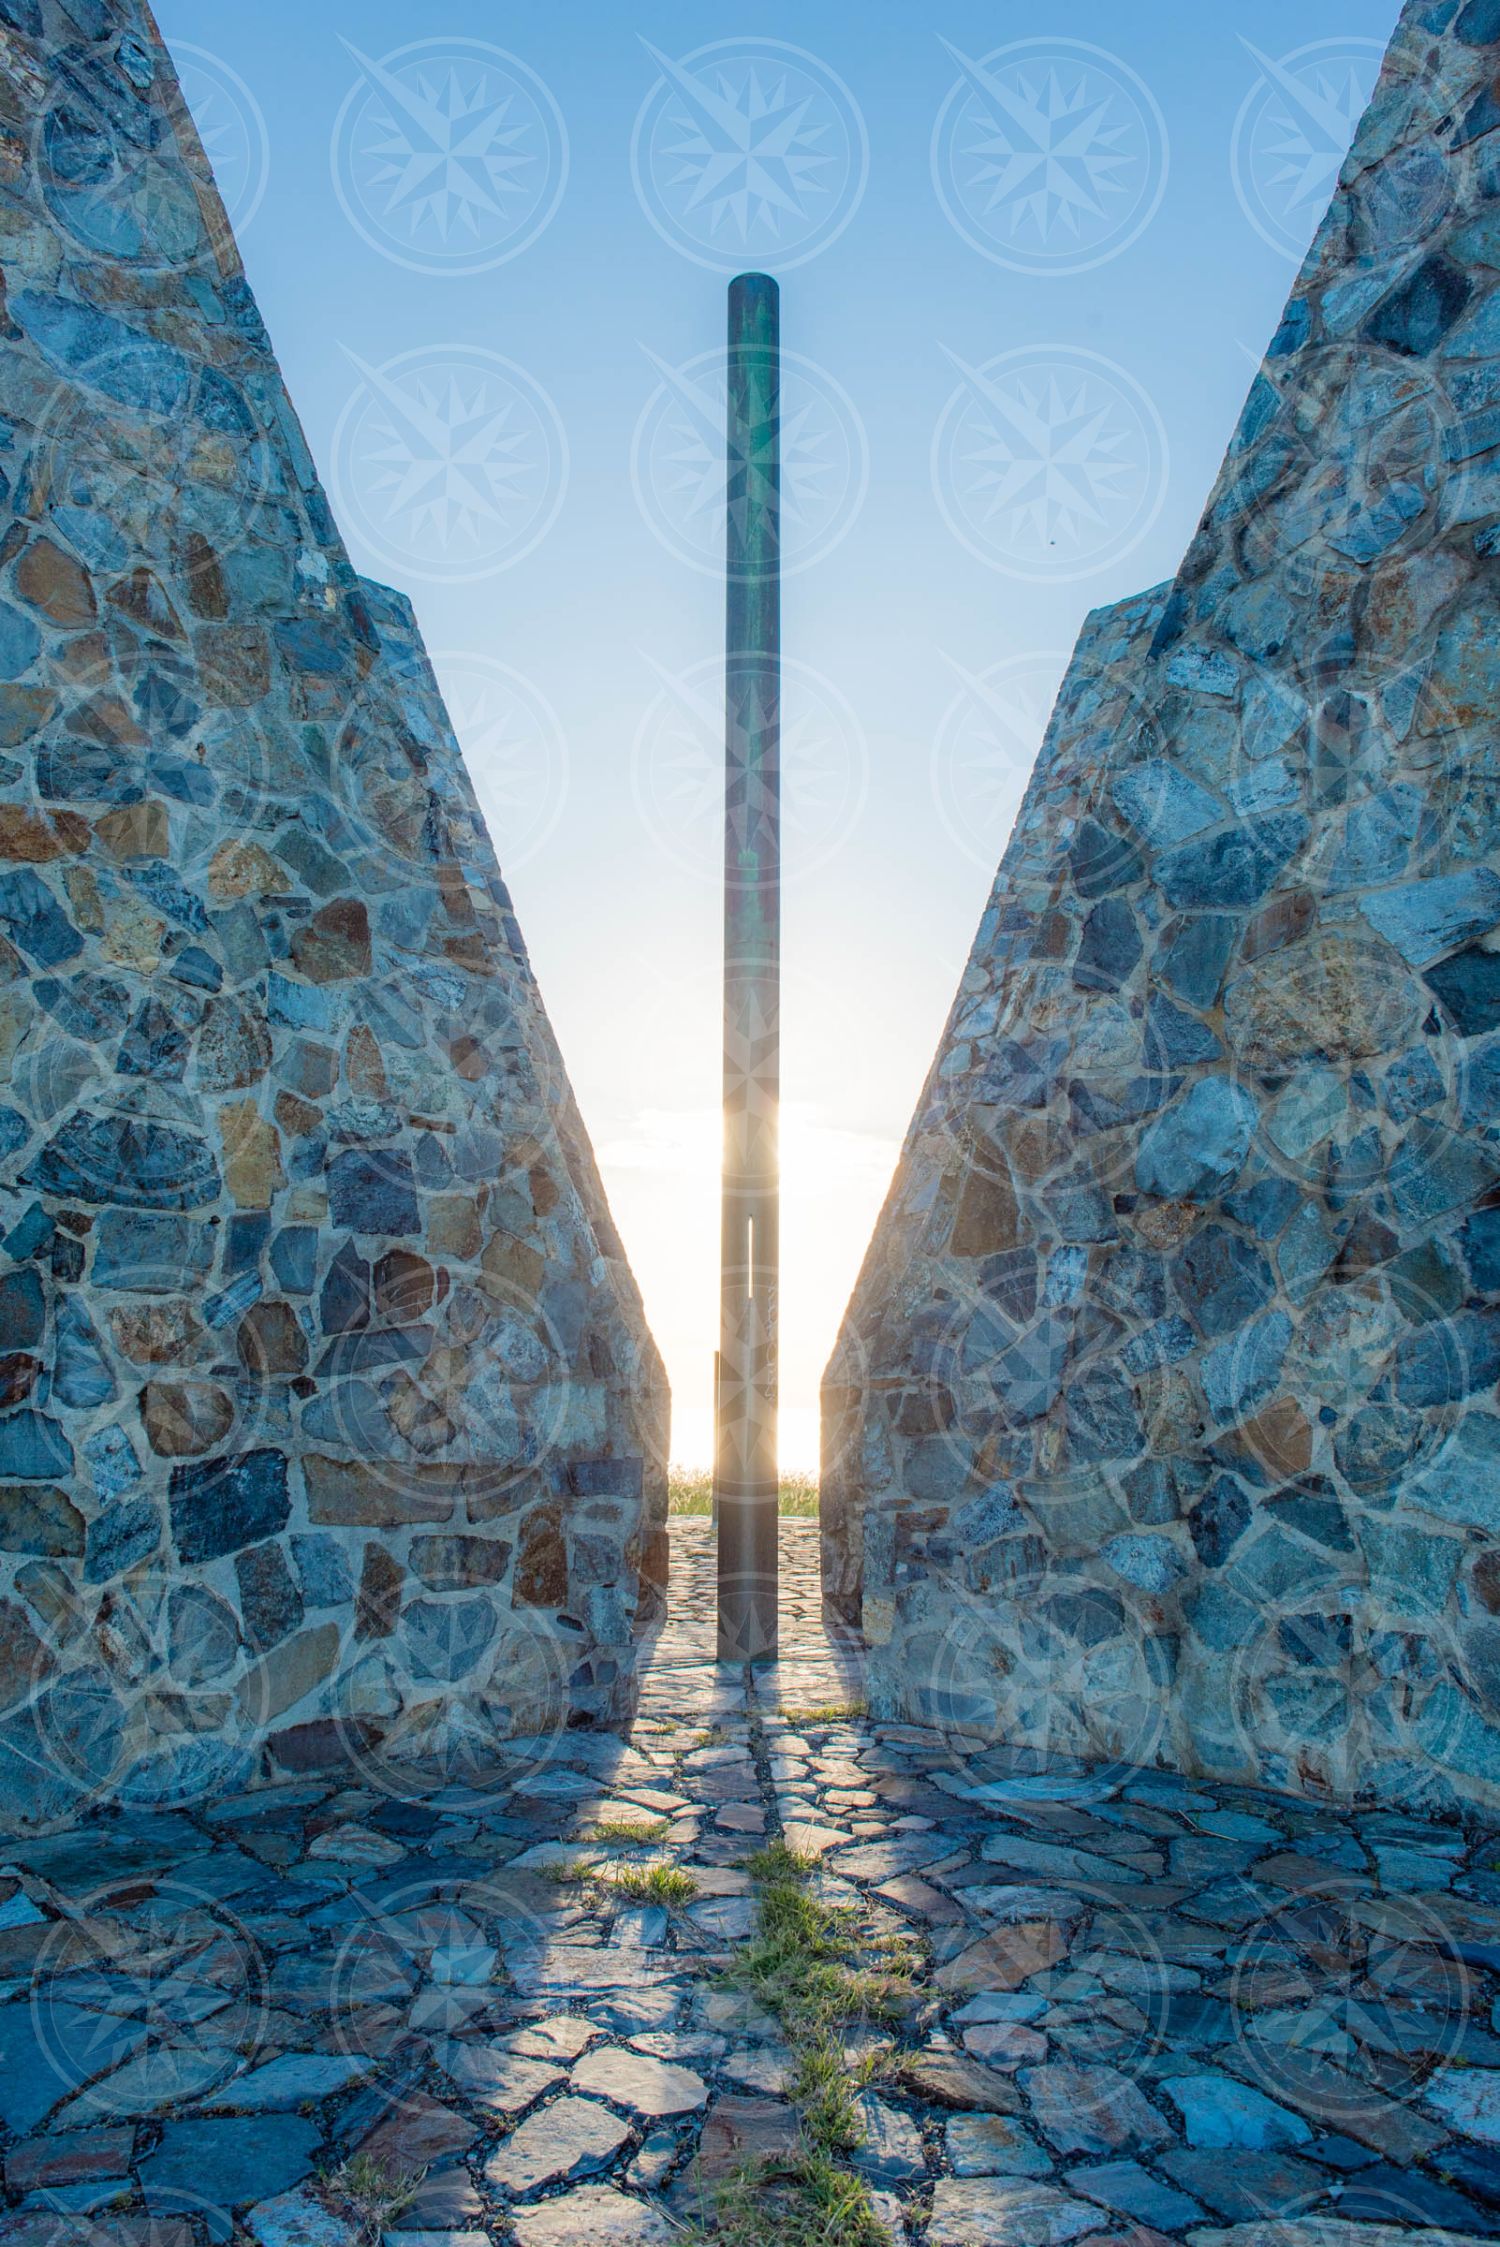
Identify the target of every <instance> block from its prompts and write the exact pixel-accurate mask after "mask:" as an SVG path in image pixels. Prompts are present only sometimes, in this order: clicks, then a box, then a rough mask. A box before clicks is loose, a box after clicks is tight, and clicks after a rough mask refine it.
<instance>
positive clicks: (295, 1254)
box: [271, 1225, 318, 1295]
mask: <svg viewBox="0 0 1500 2247" xmlns="http://www.w3.org/2000/svg"><path fill="white" fill-rule="evenodd" d="M271 1269H272V1271H273V1272H274V1273H275V1274H276V1283H277V1285H278V1287H280V1288H281V1289H282V1291H283V1293H284V1294H287V1295H311V1293H312V1291H313V1288H314V1286H315V1284H316V1282H317V1276H318V1235H317V1231H316V1228H315V1227H314V1226H311V1225H285V1226H283V1227H282V1229H281V1231H280V1232H279V1233H278V1234H277V1235H276V1238H275V1239H274V1240H273V1241H272V1243H271Z"/></svg>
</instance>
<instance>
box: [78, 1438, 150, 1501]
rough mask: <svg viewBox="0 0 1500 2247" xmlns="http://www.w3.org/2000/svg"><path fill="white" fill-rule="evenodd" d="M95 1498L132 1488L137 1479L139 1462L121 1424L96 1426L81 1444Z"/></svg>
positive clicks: (105, 1496) (111, 1495) (114, 1494)
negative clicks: (117, 1426)
mask: <svg viewBox="0 0 1500 2247" xmlns="http://www.w3.org/2000/svg"><path fill="white" fill-rule="evenodd" d="M83 1456H84V1458H85V1460H86V1461H87V1463H88V1470H89V1475H90V1477H91V1479H92V1481H93V1485H94V1495H95V1497H96V1498H100V1499H105V1500H108V1499H110V1498H118V1497H120V1496H122V1495H123V1493H124V1492H125V1491H127V1490H134V1489H135V1487H136V1485H137V1483H138V1482H139V1481H140V1479H141V1463H140V1461H139V1459H137V1457H136V1455H135V1449H134V1446H133V1445H132V1443H131V1441H130V1438H129V1436H128V1435H127V1434H126V1433H125V1430H124V1429H123V1428H100V1429H98V1430H96V1432H95V1433H94V1434H93V1435H91V1436H90V1437H89V1439H88V1441H87V1443H85V1445H84V1447H83Z"/></svg>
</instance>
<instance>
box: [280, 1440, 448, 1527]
mask: <svg viewBox="0 0 1500 2247" xmlns="http://www.w3.org/2000/svg"><path fill="white" fill-rule="evenodd" d="M303 1476H304V1478H305V1480H306V1483H307V1514H308V1519H309V1521H312V1522H316V1523H317V1524H318V1525H319V1526H320V1527H323V1528H330V1529H349V1528H358V1529H395V1528H398V1527H399V1526H400V1525H401V1523H403V1522H409V1521H449V1520H451V1519H452V1516H453V1509H454V1507H455V1505H456V1504H457V1502H458V1496H459V1492H460V1490H461V1488H462V1487H463V1469H462V1468H458V1467H422V1466H409V1465H407V1464H405V1463H404V1462H402V1463H401V1464H399V1465H398V1464H396V1463H395V1462H391V1463H390V1464H388V1465H386V1466H383V1467H381V1466H371V1465H367V1464H366V1463H365V1462H364V1461H362V1460H354V1459H327V1458H323V1457H321V1456H320V1455H319V1454H318V1453H317V1452H313V1453H312V1454H311V1455H310V1456H309V1457H308V1458H307V1459H305V1460H304V1461H303Z"/></svg>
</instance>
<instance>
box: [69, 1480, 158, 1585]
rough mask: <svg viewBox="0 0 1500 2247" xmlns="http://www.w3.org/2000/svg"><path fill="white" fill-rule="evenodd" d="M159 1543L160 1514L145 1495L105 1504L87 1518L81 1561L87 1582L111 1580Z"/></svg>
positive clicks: (146, 1555)
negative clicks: (98, 1514)
mask: <svg viewBox="0 0 1500 2247" xmlns="http://www.w3.org/2000/svg"><path fill="white" fill-rule="evenodd" d="M160 1544H161V1515H160V1514H159V1513H158V1511H157V1509H156V1507H155V1505H154V1504H153V1503H152V1501H151V1500H150V1499H149V1498H127V1499H124V1500H122V1501H121V1502H120V1503H119V1504H118V1505H112V1506H106V1507H105V1509H104V1511H103V1513H102V1514H100V1516H99V1517H98V1519H97V1521H91V1522H90V1523H89V1528H88V1541H87V1546H86V1550H85V1558H84V1564H83V1576H84V1582H85V1583H87V1584H108V1583H112V1582H113V1580H114V1578H115V1577H116V1576H122V1575H123V1574H124V1573H125V1570H126V1569H127V1568H134V1567H135V1566H136V1565H137V1563H138V1562H140V1561H143V1560H149V1559H150V1557H151V1555H152V1554H153V1553H154V1552H156V1551H157V1549H158V1548H159V1546H160Z"/></svg>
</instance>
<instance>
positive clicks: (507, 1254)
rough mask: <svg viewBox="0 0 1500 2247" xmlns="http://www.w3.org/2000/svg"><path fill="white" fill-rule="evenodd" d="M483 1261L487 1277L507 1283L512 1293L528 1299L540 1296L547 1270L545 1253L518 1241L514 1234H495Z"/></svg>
mask: <svg viewBox="0 0 1500 2247" xmlns="http://www.w3.org/2000/svg"><path fill="white" fill-rule="evenodd" d="M479 1261H480V1266H481V1269H482V1270H483V1271H484V1273H485V1275H486V1277H487V1278H489V1279H492V1280H501V1281H504V1282H505V1283H506V1286H507V1287H508V1289H509V1290H511V1291H513V1292H514V1293H516V1294H519V1295H523V1296H525V1297H527V1299H528V1300H529V1299H531V1298H532V1297H534V1296H535V1295H536V1294H537V1292H538V1290H539V1289H540V1287H541V1284H542V1278H543V1275H544V1274H545V1272H546V1269H547V1266H546V1261H545V1259H544V1258H543V1256H542V1254H541V1251H540V1250H539V1249H535V1248H531V1247H529V1246H528V1245H527V1243H526V1242H525V1241H520V1240H517V1239H516V1237H515V1235H514V1233H492V1234H491V1235H490V1238H489V1240H488V1241H487V1242H486V1243H485V1250H484V1254H483V1256H482V1257H481V1258H480V1260H479Z"/></svg>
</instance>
